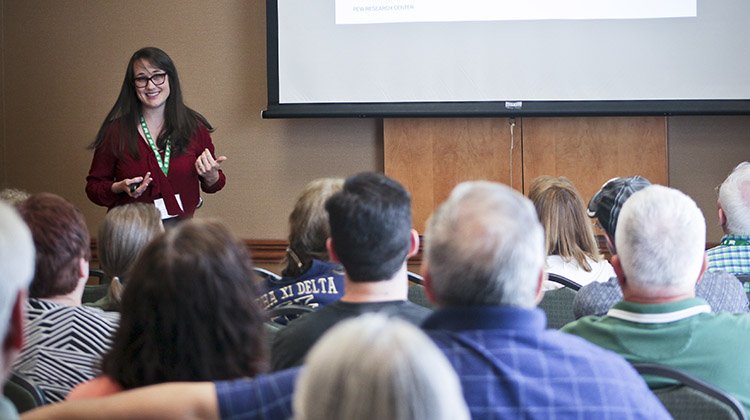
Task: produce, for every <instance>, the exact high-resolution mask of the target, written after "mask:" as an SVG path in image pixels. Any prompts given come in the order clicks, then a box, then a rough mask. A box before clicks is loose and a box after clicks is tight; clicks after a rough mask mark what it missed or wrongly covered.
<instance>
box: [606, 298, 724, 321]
mask: <svg viewBox="0 0 750 420" xmlns="http://www.w3.org/2000/svg"><path fill="white" fill-rule="evenodd" d="M710 312H711V307H710V306H709V305H708V303H706V301H705V300H703V299H701V298H689V299H683V300H679V301H676V302H669V303H635V302H627V301H622V302H619V303H617V304H615V306H613V307H612V309H610V310H609V312H607V316H609V317H611V318H617V319H622V320H625V321H631V322H637V323H640V324H663V323H667V322H675V321H679V320H682V319H685V318H689V317H691V316H695V315H698V314H702V313H710Z"/></svg>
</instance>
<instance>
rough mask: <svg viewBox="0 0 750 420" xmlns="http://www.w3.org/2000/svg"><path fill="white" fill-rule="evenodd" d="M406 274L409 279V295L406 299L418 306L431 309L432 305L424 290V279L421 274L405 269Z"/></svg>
mask: <svg viewBox="0 0 750 420" xmlns="http://www.w3.org/2000/svg"><path fill="white" fill-rule="evenodd" d="M406 276H407V278H408V279H409V295H408V297H407V299H409V301H410V302H412V303H416V304H417V305H419V306H424V307H425V308H429V309H433V308H434V305H433V304H432V303H431V302H430V300H429V299H427V295H426V294H425V292H424V279H423V278H422V276H420V275H419V274H417V273H412V272H411V271H407V272H406Z"/></svg>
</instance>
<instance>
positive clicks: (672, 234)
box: [616, 185, 706, 296]
mask: <svg viewBox="0 0 750 420" xmlns="http://www.w3.org/2000/svg"><path fill="white" fill-rule="evenodd" d="M616 241H617V251H618V256H619V258H620V262H621V265H622V269H623V272H624V274H625V278H626V279H627V280H626V281H627V282H628V284H629V285H630V287H633V288H636V289H637V290H639V291H640V292H641V294H643V295H653V296H658V295H663V293H664V292H665V291H666V292H670V293H681V292H689V291H691V290H693V289H694V287H695V282H696V281H697V280H698V276H699V275H700V272H701V266H702V264H703V255H704V249H705V243H706V222H705V219H704V218H703V213H701V211H700V209H699V208H698V206H697V205H696V204H695V202H694V201H693V200H692V199H691V198H690V197H688V196H687V195H685V194H683V193H682V192H680V191H677V190H675V189H672V188H668V187H664V186H661V185H652V186H650V187H647V188H645V189H643V190H641V191H638V192H637V193H635V194H633V196H632V197H630V198H629V199H628V201H627V202H626V203H625V205H624V206H623V207H622V211H621V212H620V219H619V221H618V222H617V236H616Z"/></svg>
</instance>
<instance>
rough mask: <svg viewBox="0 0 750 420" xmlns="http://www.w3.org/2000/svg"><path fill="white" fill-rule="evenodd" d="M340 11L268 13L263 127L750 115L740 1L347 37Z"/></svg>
mask: <svg viewBox="0 0 750 420" xmlns="http://www.w3.org/2000/svg"><path fill="white" fill-rule="evenodd" d="M280 3H281V5H282V7H283V9H282V13H281V14H280V13H279V12H280V10H279V5H280ZM334 5H335V3H334V0H315V1H310V0H306V1H304V0H267V1H266V11H267V46H268V48H267V60H268V61H267V71H268V109H267V110H265V111H264V112H263V117H264V118H292V117H303V118H304V117H460V116H463V117H467V116H470V117H471V116H476V117H489V116H508V117H515V116H563V115H581V116H585V115H695V114H702V115H712V114H713V115H716V114H722V115H731V114H750V48H748V47H750V45H749V44H750V25H749V24H747V23H746V22H750V4H748V2H744V1H742V0H714V1H713V3H710V2H707V1H703V0H698V14H697V17H691V18H666V19H622V20H601V21H596V20H592V21H589V20H546V21H512V22H508V21H489V22H486V21H485V22H435V23H433V22H427V23H425V22H416V23H387V24H364V25H336V24H335V16H334V15H335V14H334ZM730 18H731V19H730ZM279 19H281V21H280V20H279ZM535 36H536V38H534V37H535ZM573 41H575V42H573ZM399 49H401V50H399ZM417 51H418V53H417ZM472 54H475V56H472ZM691 60H692V61H691ZM500 73H505V75H503V76H500V75H498V76H497V77H495V74H500ZM404 81H406V82H404ZM373 86H375V88H373ZM388 89H392V91H391V92H389V91H388ZM652 92H653V94H652ZM506 93H507V95H508V97H505V96H504V95H505V94H506ZM510 95H512V96H510ZM405 99H406V100H405Z"/></svg>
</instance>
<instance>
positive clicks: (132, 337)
mask: <svg viewBox="0 0 750 420" xmlns="http://www.w3.org/2000/svg"><path fill="white" fill-rule="evenodd" d="M252 269H253V268H252V261H251V260H250V255H249V254H248V251H247V249H246V248H245V247H244V246H243V245H242V244H241V243H240V242H239V241H238V240H237V239H235V238H234V236H232V234H231V233H230V232H229V230H228V229H227V228H226V227H224V226H223V225H221V224H220V223H218V222H213V221H205V220H204V221H201V220H191V221H186V222H184V223H182V224H180V225H178V226H177V227H175V228H173V229H170V230H168V231H167V232H166V233H164V234H162V235H161V236H158V237H157V238H155V239H154V240H153V241H152V242H151V243H150V244H149V245H148V246H147V247H146V249H145V250H144V251H143V253H142V254H141V255H140V256H139V257H138V259H137V260H136V262H135V264H134V266H133V270H132V271H131V272H130V273H129V276H128V279H129V282H128V286H127V287H126V288H125V292H124V293H123V296H122V315H121V318H120V327H119V329H118V330H117V333H116V334H115V337H114V340H113V343H112V348H111V350H110V351H109V353H107V354H106V355H105V356H104V358H103V360H102V372H103V373H104V374H105V375H109V376H110V377H111V378H112V379H113V380H114V381H116V382H117V383H118V384H120V385H121V386H122V387H123V388H125V389H131V388H136V387H141V386H146V385H151V384H156V383H162V382H173V381H207V380H223V379H232V378H239V377H252V376H255V375H256V374H257V373H259V372H262V371H264V370H265V368H266V363H265V362H266V358H265V345H264V332H265V330H264V326H263V321H264V315H263V312H262V311H261V309H260V306H258V304H257V303H256V302H255V296H257V291H256V289H255V286H254V285H253V282H252V281H251V278H252V277H251V276H252Z"/></svg>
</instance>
